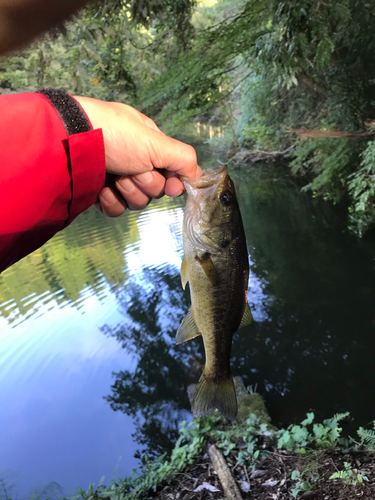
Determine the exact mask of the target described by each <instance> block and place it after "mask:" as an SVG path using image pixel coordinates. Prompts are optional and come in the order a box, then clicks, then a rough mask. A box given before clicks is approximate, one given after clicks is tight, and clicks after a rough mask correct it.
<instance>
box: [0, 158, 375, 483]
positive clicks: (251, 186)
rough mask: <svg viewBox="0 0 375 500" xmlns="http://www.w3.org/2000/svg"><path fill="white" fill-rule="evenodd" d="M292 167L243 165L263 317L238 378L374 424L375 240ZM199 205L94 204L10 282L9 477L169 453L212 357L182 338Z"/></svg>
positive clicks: (278, 407) (2, 400) (0, 459)
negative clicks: (178, 339) (298, 180)
mask: <svg viewBox="0 0 375 500" xmlns="http://www.w3.org/2000/svg"><path fill="white" fill-rule="evenodd" d="M279 168H280V167H278V166H275V167H267V168H266V167H262V168H261V169H259V170H254V169H252V170H248V171H245V170H238V171H232V176H233V178H234V180H235V183H236V185H237V190H238V195H239V196H238V197H239V201H240V205H241V209H242V214H243V220H244V225H245V232H246V235H247V238H248V247H249V253H250V264H251V266H250V267H251V275H250V288H249V302H250V304H251V306H252V309H253V312H254V317H255V320H256V326H255V327H254V328H251V327H247V328H244V329H242V330H241V331H240V332H238V333H237V334H236V335H235V337H234V342H233V357H232V367H233V372H234V374H235V375H242V376H243V378H244V379H245V382H246V383H247V384H252V385H255V384H257V385H258V390H259V391H260V393H261V394H262V395H263V396H264V397H265V399H266V403H267V406H268V408H269V409H270V411H271V414H272V417H273V419H274V421H275V422H276V423H284V424H285V423H289V422H291V421H297V420H299V419H302V418H303V417H304V414H305V412H306V411H308V410H311V409H312V410H314V411H316V413H317V414H318V417H323V418H325V417H328V416H331V415H332V414H333V413H335V412H338V411H344V410H345V411H346V410H349V411H351V412H352V414H353V416H354V417H355V426H358V425H363V424H366V423H367V422H369V421H370V420H373V419H375V411H374V406H373V405H372V404H369V401H370V402H371V401H372V397H373V395H374V389H375V387H374V385H375V382H374V380H375V366H374V364H373V361H372V360H373V357H374V354H375V352H374V350H375V343H374V333H375V306H374V304H375V301H374V299H375V292H374V285H373V284H374V253H375V241H374V240H372V239H371V238H370V237H368V238H367V239H365V240H357V239H356V238H354V237H352V236H350V235H348V234H347V233H346V231H345V219H344V218H343V217H342V214H341V213H340V211H339V210H337V209H335V210H333V209H332V208H331V207H330V206H329V205H328V204H325V203H322V202H320V201H316V200H312V199H311V198H310V196H309V195H305V194H302V193H301V192H300V190H299V189H298V187H296V186H295V185H294V184H292V183H291V182H290V180H289V179H288V178H287V177H284V176H283V175H282V173H281V172H280V171H279ZM184 204H185V200H184V198H179V199H177V200H168V199H165V200H160V201H158V202H155V203H153V204H152V205H150V207H148V209H146V210H145V211H142V212H139V213H136V212H133V213H129V214H127V215H126V216H125V217H122V218H119V219H105V218H104V217H102V216H101V215H100V214H99V213H97V212H95V211H89V212H87V213H85V214H82V215H81V216H80V217H79V218H78V219H77V220H76V221H75V222H74V223H73V224H72V225H71V226H70V227H69V228H67V230H65V231H64V232H62V233H60V234H59V235H57V236H56V237H55V238H54V239H53V240H52V241H51V242H49V243H48V244H47V245H45V246H44V247H43V248H41V249H40V250H38V251H37V252H35V253H33V254H32V255H30V256H28V257H26V258H25V259H23V260H22V261H21V262H19V263H18V264H16V265H15V266H13V267H12V268H11V269H9V270H8V271H6V272H5V273H3V274H2V275H0V332H1V336H0V343H1V347H0V353H1V354H0V356H1V357H2V360H1V366H2V378H3V380H2V383H1V384H0V407H1V408H2V422H3V425H5V426H6V428H7V429H8V433H7V435H6V436H2V447H1V451H0V470H1V469H7V468H9V467H10V468H13V469H15V470H17V469H19V470H21V471H23V473H24V474H26V472H25V471H30V474H29V475H28V476H27V479H25V481H24V482H25V484H27V485H28V486H30V485H31V486H35V483H32V481H33V480H35V478H39V480H40V481H41V482H42V484H43V483H44V484H46V483H48V482H50V481H53V480H55V481H57V482H59V483H60V484H62V485H63V486H65V487H71V488H73V489H74V487H75V486H77V485H78V484H82V486H87V484H88V482H90V481H95V480H96V481H98V480H99V478H100V477H101V475H102V474H103V473H106V474H107V476H110V472H111V471H112V470H113V469H114V467H115V465H116V462H117V460H118V458H119V456H121V455H122V456H123V457H124V458H123V462H122V465H121V466H120V468H119V473H120V474H128V473H130V472H131V469H132V468H133V466H134V465H135V463H136V460H134V459H133V454H134V452H135V451H136V450H137V449H138V450H139V449H141V450H147V451H148V452H149V453H150V454H158V453H160V452H162V451H164V450H167V449H169V448H170V446H171V444H172V443H173V441H174V439H175V437H176V433H177V424H178V421H180V420H182V419H185V418H190V409H189V404H188V400H187V396H186V386H187V385H188V384H189V383H191V382H196V381H197V379H198V377H199V375H200V373H201V371H202V367H203V364H204V352H203V347H202V340H201V339H195V340H193V341H191V342H187V343H185V344H182V345H179V346H175V344H174V336H175V332H176V330H177V327H178V324H179V322H180V320H181V319H182V317H183V316H184V314H185V313H186V311H187V309H188V307H189V303H190V300H189V292H188V291H185V292H183V290H182V288H181V283H180V278H179V268H180V262H181V259H182V240H181V227H182V217H183V207H184ZM112 372H113V376H112V377H111V373H112ZM4 380H6V384H5V383H4ZM112 410H115V411H112ZM42 417H43V418H42ZM93 436H95V439H93ZM36 450H41V451H36ZM56 450H58V460H57V459H56V456H57V455H56V453H57V452H56ZM103 450H105V452H103ZM72 453H73V455H74V457H75V458H76V462H74V460H73V461H72V458H71V455H72ZM108 471H109V473H108ZM80 478H83V479H80Z"/></svg>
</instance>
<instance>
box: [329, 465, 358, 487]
mask: <svg viewBox="0 0 375 500" xmlns="http://www.w3.org/2000/svg"><path fill="white" fill-rule="evenodd" d="M344 467H345V469H344V470H340V471H338V472H335V473H334V474H332V476H330V479H342V480H343V481H345V482H346V483H348V484H352V485H357V484H362V483H363V476H362V474H359V473H358V474H355V473H354V471H353V469H352V467H351V465H350V464H349V463H348V462H344Z"/></svg>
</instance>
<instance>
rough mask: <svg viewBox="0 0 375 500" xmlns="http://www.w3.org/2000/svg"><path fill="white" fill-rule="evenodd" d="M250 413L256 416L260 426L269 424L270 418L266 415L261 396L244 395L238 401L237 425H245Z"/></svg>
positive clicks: (255, 394) (256, 394)
mask: <svg viewBox="0 0 375 500" xmlns="http://www.w3.org/2000/svg"><path fill="white" fill-rule="evenodd" d="M251 413H254V414H255V415H256V417H257V419H258V420H259V423H260V424H268V425H269V424H271V417H270V416H269V414H268V411H267V408H266V406H265V404H264V402H263V399H262V396H260V395H259V394H258V393H254V394H244V395H243V396H241V397H240V398H239V399H238V415H237V421H238V423H239V424H243V423H245V422H246V420H247V419H248V418H249V417H250V415H251Z"/></svg>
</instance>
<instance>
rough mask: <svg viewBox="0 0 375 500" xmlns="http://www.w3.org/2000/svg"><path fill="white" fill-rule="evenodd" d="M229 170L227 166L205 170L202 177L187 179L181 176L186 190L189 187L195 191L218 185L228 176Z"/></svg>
mask: <svg viewBox="0 0 375 500" xmlns="http://www.w3.org/2000/svg"><path fill="white" fill-rule="evenodd" d="M227 170H228V167H227V165H219V166H218V167H210V168H206V169H205V170H203V175H202V176H201V177H185V176H184V175H181V177H180V179H181V181H182V182H183V184H184V186H185V189H188V188H187V185H189V186H191V187H193V188H195V189H202V188H208V187H211V186H214V185H215V184H218V183H219V182H220V181H221V180H222V179H223V177H225V176H226V175H227Z"/></svg>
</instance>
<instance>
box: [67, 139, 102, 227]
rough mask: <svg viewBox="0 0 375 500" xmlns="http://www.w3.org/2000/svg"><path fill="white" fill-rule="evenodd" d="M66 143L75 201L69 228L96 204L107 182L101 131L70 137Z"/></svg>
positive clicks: (72, 202) (70, 211) (72, 203)
mask: <svg viewBox="0 0 375 500" xmlns="http://www.w3.org/2000/svg"><path fill="white" fill-rule="evenodd" d="M67 143H68V149H69V152H68V157H69V159H70V172H71V179H72V200H71V205H70V210H69V219H68V220H67V222H66V226H67V225H68V224H70V223H71V222H72V221H73V220H74V219H75V218H76V217H77V216H78V215H79V214H80V213H82V212H84V211H85V210H87V209H88V208H89V207H91V206H92V205H93V204H94V203H95V202H96V201H97V198H98V195H99V193H100V191H101V189H102V188H103V187H104V182H105V152H104V139H103V132H102V129H96V130H92V131H91V132H84V133H80V134H74V135H70V136H69V137H68V139H67Z"/></svg>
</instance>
